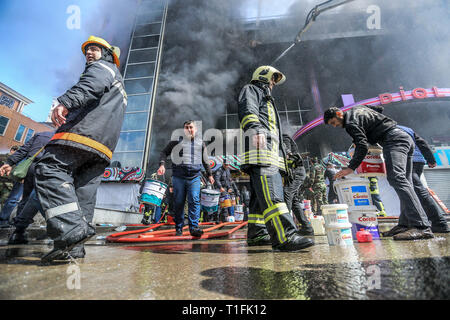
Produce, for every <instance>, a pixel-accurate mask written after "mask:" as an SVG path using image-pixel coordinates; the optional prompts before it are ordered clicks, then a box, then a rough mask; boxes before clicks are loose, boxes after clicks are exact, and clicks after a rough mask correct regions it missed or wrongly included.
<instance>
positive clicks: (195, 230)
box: [189, 228, 203, 238]
mask: <svg viewBox="0 0 450 320" xmlns="http://www.w3.org/2000/svg"><path fill="white" fill-rule="evenodd" d="M189 233H190V234H191V236H193V237H199V238H200V237H201V236H202V234H203V230H202V229H200V228H192V229H189Z"/></svg>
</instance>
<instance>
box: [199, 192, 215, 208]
mask: <svg viewBox="0 0 450 320" xmlns="http://www.w3.org/2000/svg"><path fill="white" fill-rule="evenodd" d="M219 198H220V192H219V191H216V190H210V189H203V190H202V191H201V195H200V204H201V206H202V210H204V211H206V212H216V211H218V210H219Z"/></svg>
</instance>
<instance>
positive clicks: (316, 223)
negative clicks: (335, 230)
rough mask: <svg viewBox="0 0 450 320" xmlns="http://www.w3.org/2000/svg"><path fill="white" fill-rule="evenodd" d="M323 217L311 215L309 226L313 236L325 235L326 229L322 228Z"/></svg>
mask: <svg viewBox="0 0 450 320" xmlns="http://www.w3.org/2000/svg"><path fill="white" fill-rule="evenodd" d="M324 223H325V222H324V219H323V217H322V216H313V217H311V226H312V228H313V230H314V235H315V236H324V235H326V231H325V228H324Z"/></svg>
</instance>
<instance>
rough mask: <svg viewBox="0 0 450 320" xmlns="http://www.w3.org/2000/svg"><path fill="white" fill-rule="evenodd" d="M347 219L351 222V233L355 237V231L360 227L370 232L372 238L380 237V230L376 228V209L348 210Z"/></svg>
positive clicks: (377, 238)
mask: <svg viewBox="0 0 450 320" xmlns="http://www.w3.org/2000/svg"><path fill="white" fill-rule="evenodd" d="M349 220H350V223H351V224H352V235H353V238H356V232H358V231H360V230H361V229H364V230H367V231H369V232H370V233H371V234H372V239H374V240H379V239H380V230H379V229H378V219H377V210H376V209H375V208H374V209H372V210H371V209H368V210H353V211H350V212H349Z"/></svg>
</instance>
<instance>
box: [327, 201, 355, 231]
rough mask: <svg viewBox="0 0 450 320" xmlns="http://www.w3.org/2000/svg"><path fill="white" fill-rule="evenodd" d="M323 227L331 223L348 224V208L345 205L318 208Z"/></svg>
mask: <svg viewBox="0 0 450 320" xmlns="http://www.w3.org/2000/svg"><path fill="white" fill-rule="evenodd" d="M320 209H321V210H322V216H323V218H324V220H325V226H328V225H331V224H333V223H348V222H349V221H348V212H347V210H348V206H347V205H346V204H341V203H338V204H325V205H323V206H320Z"/></svg>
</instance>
